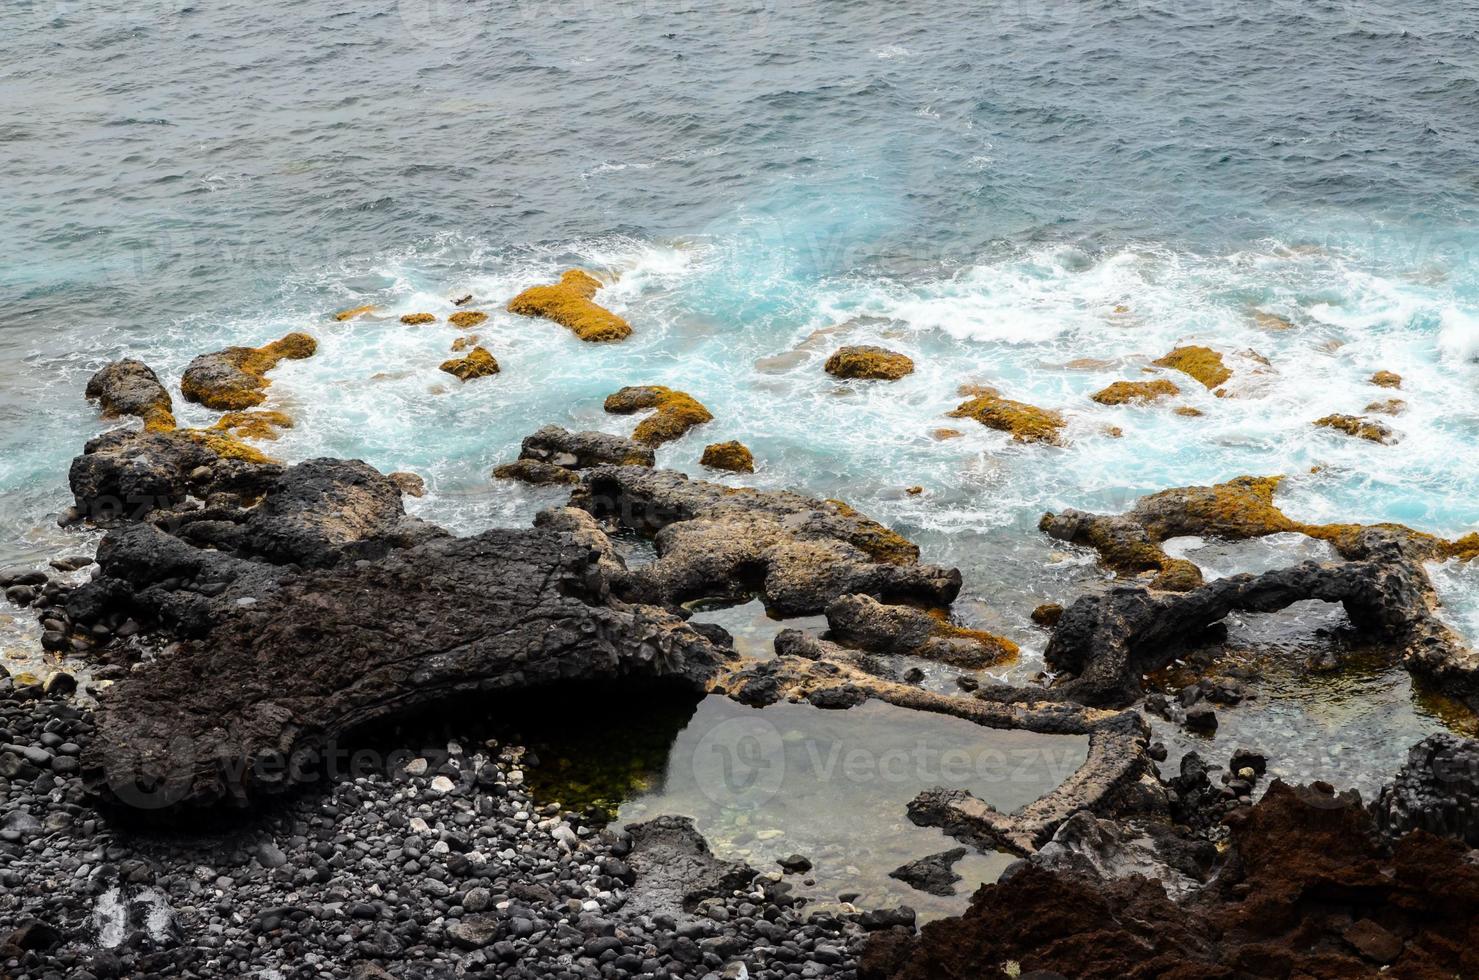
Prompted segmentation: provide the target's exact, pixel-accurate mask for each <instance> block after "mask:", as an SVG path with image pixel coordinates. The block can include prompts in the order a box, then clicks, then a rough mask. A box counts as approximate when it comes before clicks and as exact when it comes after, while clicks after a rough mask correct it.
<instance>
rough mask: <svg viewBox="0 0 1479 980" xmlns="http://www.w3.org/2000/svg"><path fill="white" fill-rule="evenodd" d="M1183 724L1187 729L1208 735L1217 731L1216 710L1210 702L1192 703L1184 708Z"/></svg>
mask: <svg viewBox="0 0 1479 980" xmlns="http://www.w3.org/2000/svg"><path fill="white" fill-rule="evenodd" d="M1183 724H1185V725H1186V728H1187V730H1188V731H1193V732H1197V733H1199V734H1203V735H1210V734H1211V733H1212V732H1215V731H1217V712H1216V711H1214V710H1213V708H1212V706H1211V705H1210V704H1205V703H1203V704H1194V705H1192V706H1191V707H1190V708H1187V709H1186V717H1185V720H1184V722H1183Z"/></svg>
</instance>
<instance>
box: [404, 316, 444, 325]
mask: <svg viewBox="0 0 1479 980" xmlns="http://www.w3.org/2000/svg"><path fill="white" fill-rule="evenodd" d="M401 322H402V323H404V324H405V325H406V326H408V327H419V326H421V325H422V324H423V323H436V322H437V318H436V317H434V316H432V315H431V314H430V313H407V314H406V315H405V316H403V317H401Z"/></svg>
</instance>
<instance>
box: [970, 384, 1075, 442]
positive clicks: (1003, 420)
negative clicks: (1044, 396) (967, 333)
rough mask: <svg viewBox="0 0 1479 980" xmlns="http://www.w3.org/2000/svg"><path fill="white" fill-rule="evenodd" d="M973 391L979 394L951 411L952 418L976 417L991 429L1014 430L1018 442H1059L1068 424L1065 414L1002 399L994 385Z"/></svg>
mask: <svg viewBox="0 0 1479 980" xmlns="http://www.w3.org/2000/svg"><path fill="white" fill-rule="evenodd" d="M974 390H976V391H977V392H978V394H977V395H976V396H975V397H974V398H972V399H970V400H969V401H966V402H963V403H962V404H961V405H960V406H958V407H957V408H956V409H955V411H953V412H951V413H950V417H951V418H968V419H975V420H976V421H977V422H980V423H981V424H982V425H984V426H986V427H987V428H988V429H996V430H998V431H1000V432H1009V433H1011V435H1012V438H1013V439H1014V440H1015V441H1017V442H1045V443H1047V444H1049V445H1053V446H1056V445H1059V444H1060V442H1061V433H1062V431H1063V427H1064V426H1065V425H1067V424H1068V423H1067V422H1066V421H1065V420H1064V418H1063V415H1062V413H1060V412H1054V411H1051V410H1049V409H1046V408H1038V407H1036V406H1035V405H1028V404H1027V403H1025V402H1017V401H1012V400H1011V399H1009V398H1002V397H1001V395H1000V394H998V393H997V391H996V389H995V388H987V387H979V388H976V389H974Z"/></svg>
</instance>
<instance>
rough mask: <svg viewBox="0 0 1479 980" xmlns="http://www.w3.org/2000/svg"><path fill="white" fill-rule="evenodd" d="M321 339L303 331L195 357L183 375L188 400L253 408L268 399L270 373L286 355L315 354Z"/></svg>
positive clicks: (209, 405) (212, 405) (222, 406)
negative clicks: (270, 340)
mask: <svg viewBox="0 0 1479 980" xmlns="http://www.w3.org/2000/svg"><path fill="white" fill-rule="evenodd" d="M317 349H318V342H317V341H315V340H314V339H313V338H312V337H310V336H308V335H307V334H303V333H290V334H288V335H287V336H286V337H284V338H282V339H281V340H275V341H273V342H272V343H270V344H267V345H266V346H263V347H228V348H226V349H225V350H222V351H217V352H216V353H214V354H202V355H200V356H199V357H197V358H196V359H195V360H193V361H191V362H190V364H189V366H188V367H186V368H185V373H184V375H183V376H181V378H180V391H181V392H183V393H184V395H185V399H186V400H187V401H192V402H199V403H200V404H202V405H204V406H205V407H206V408H214V409H220V410H222V411H227V410H234V409H243V408H252V407H253V406H256V405H260V404H262V402H264V401H266V400H267V396H266V394H264V393H263V390H264V389H265V388H266V387H267V386H268V385H269V384H271V382H270V381H268V380H267V378H266V374H267V372H268V371H271V370H272V369H273V368H275V367H276V366H277V364H278V362H279V361H281V360H283V359H284V358H287V359H292V360H297V359H301V358H305V357H312V356H313V353H314V351H316V350H317Z"/></svg>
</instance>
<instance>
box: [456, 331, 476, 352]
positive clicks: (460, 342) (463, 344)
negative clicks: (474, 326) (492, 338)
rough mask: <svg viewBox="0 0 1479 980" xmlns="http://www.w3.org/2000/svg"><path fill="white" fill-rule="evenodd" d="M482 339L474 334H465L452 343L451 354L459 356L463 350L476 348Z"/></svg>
mask: <svg viewBox="0 0 1479 980" xmlns="http://www.w3.org/2000/svg"><path fill="white" fill-rule="evenodd" d="M482 339H483V338H482V337H479V336H478V335H477V334H475V333H470V334H465V335H464V336H461V337H458V338H457V339H456V340H454V341H452V353H454V354H461V353H462V352H463V351H465V350H471V349H472V348H474V347H476V346H478V343H479V342H480V341H481V340H482Z"/></svg>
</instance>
